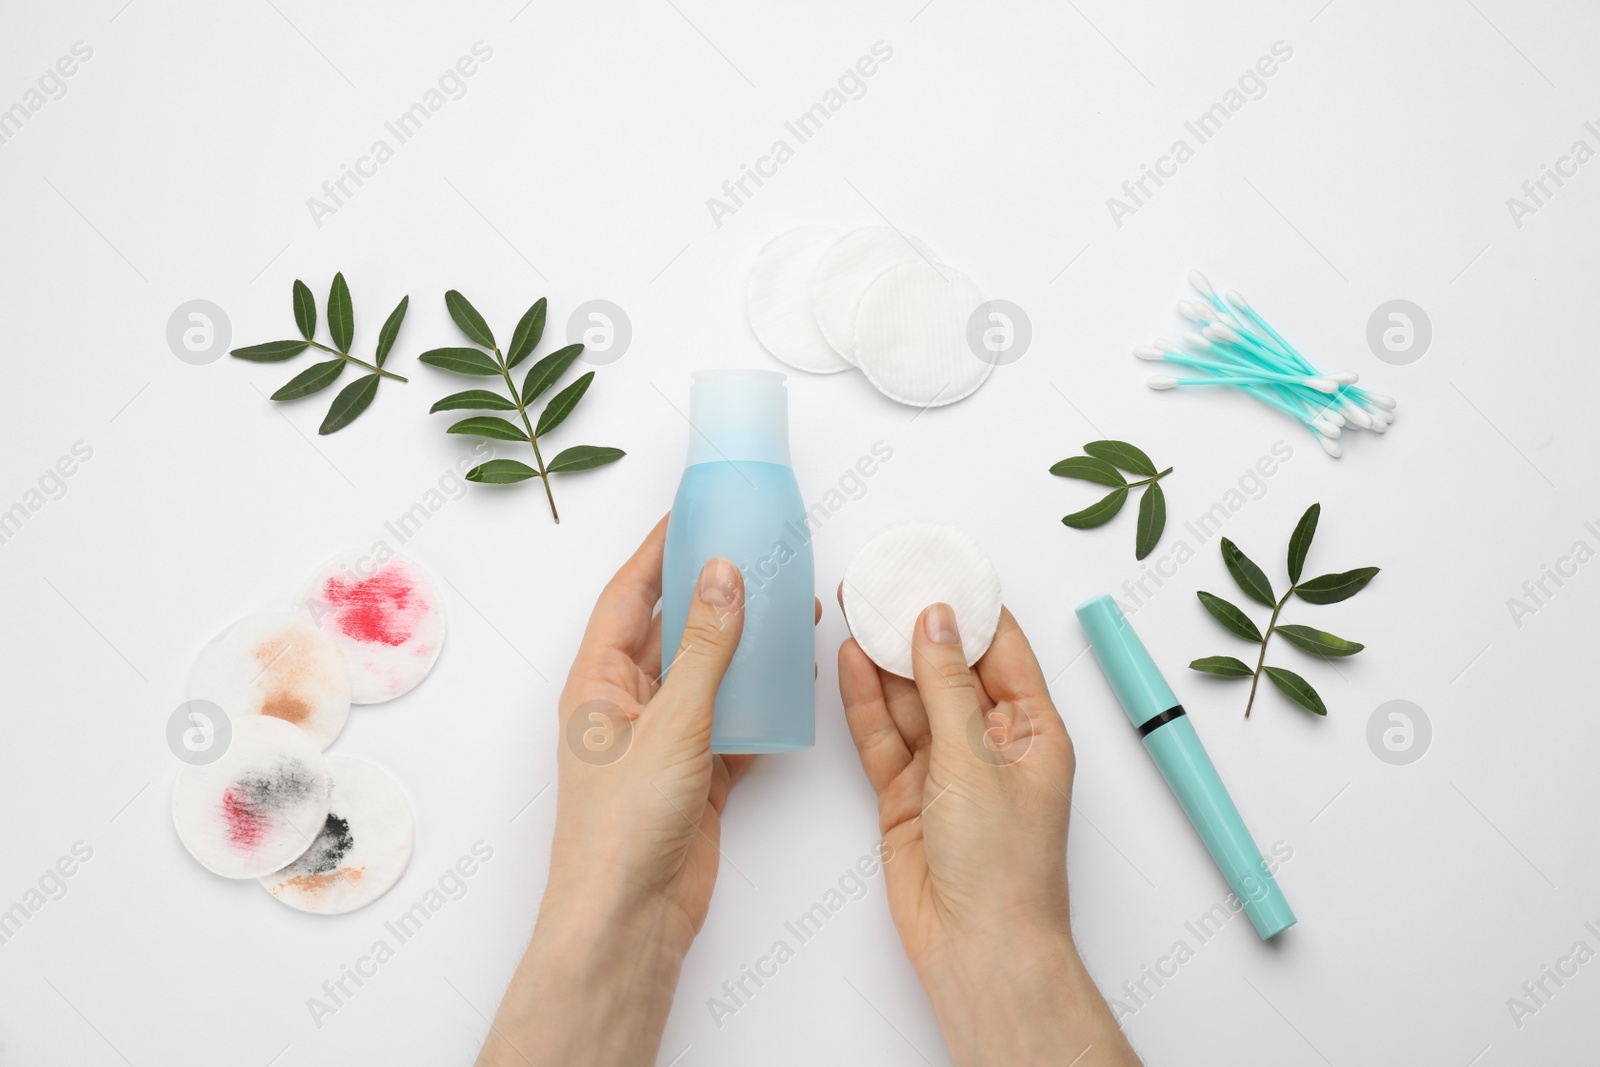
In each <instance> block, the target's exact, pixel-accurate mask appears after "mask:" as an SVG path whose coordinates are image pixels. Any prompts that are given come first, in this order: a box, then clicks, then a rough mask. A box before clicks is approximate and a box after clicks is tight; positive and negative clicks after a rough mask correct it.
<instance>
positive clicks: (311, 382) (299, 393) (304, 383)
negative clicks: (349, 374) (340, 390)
mask: <svg viewBox="0 0 1600 1067" xmlns="http://www.w3.org/2000/svg"><path fill="white" fill-rule="evenodd" d="M343 373H344V360H342V359H330V360H328V361H327V362H326V363H313V364H312V365H311V366H309V367H307V368H306V369H305V370H303V371H301V372H300V373H299V374H296V375H295V376H294V377H293V378H290V379H289V380H288V381H287V382H286V383H284V386H283V388H282V389H279V390H278V391H277V392H276V393H273V394H272V399H274V400H299V399H300V398H301V397H303V396H310V395H311V394H312V393H320V392H322V390H324V389H326V388H327V387H328V386H330V385H332V384H333V383H334V382H336V381H338V380H339V375H340V374H343Z"/></svg>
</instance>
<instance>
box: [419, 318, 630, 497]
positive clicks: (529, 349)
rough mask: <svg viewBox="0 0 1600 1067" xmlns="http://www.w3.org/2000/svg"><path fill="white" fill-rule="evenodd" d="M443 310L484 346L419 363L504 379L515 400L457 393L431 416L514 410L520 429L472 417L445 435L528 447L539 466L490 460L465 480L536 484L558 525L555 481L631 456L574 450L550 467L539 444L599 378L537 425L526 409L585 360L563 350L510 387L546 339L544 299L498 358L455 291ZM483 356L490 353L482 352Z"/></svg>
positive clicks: (562, 398)
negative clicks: (558, 476) (555, 477)
mask: <svg viewBox="0 0 1600 1067" xmlns="http://www.w3.org/2000/svg"><path fill="white" fill-rule="evenodd" d="M444 303H445V307H446V308H447V309H448V310H449V312H450V317H451V318H452V319H453V320H455V324H456V325H457V326H459V327H460V328H461V332H462V333H464V334H466V335H467V338H468V340H470V341H472V343H473V344H475V345H477V346H478V347H477V348H435V349H431V350H430V351H427V352H424V353H422V355H420V356H418V357H417V358H418V359H420V360H422V362H424V363H427V364H430V365H432V366H435V367H439V368H441V369H442V370H447V371H453V372H454V373H456V374H466V375H476V376H478V377H484V378H495V377H498V378H499V379H500V380H501V381H503V382H504V383H505V386H506V390H507V392H509V393H510V396H509V397H506V396H502V395H501V394H499V393H497V392H495V391H494V390H492V389H468V390H466V391H465V392H461V393H451V394H450V395H449V396H447V397H445V398H444V399H442V400H440V401H439V402H438V403H436V404H434V405H433V407H432V408H430V409H429V412H430V414H431V413H432V412H435V411H459V410H463V409H466V410H473V411H515V412H516V413H517V416H518V417H519V418H520V420H521V422H522V425H521V426H520V427H519V426H517V425H516V424H515V423H512V422H510V421H508V420H506V419H503V418H501V417H499V416H498V415H474V416H472V417H471V418H466V419H462V420H461V421H460V422H458V423H455V424H454V425H453V426H451V427H450V428H449V429H448V430H446V431H445V432H446V433H461V434H471V435H473V436H476V437H487V438H490V439H492V440H495V441H523V442H526V443H527V444H529V445H531V446H533V461H534V463H535V464H537V466H533V467H530V466H529V465H528V464H526V463H523V462H522V461H520V460H515V459H491V460H489V461H488V462H487V463H481V464H479V465H478V466H476V467H474V468H472V469H471V470H470V471H468V472H467V474H466V478H467V481H469V482H484V483H489V484H495V485H507V484H511V483H514V482H524V481H527V480H528V479H530V478H538V479H539V480H540V481H542V482H543V483H544V495H545V499H546V500H548V501H549V502H550V517H551V518H553V519H554V520H555V521H556V522H558V523H559V522H560V521H561V513H560V512H558V511H557V510H556V498H555V494H554V493H552V492H551V490H550V475H552V474H564V473H573V472H576V471H586V470H593V469H594V468H595V467H603V466H605V465H606V464H607V463H615V462H616V461H617V460H619V459H621V458H622V457H623V456H624V455H626V453H624V452H623V451H622V449H620V448H601V447H598V446H595V445H574V446H573V447H571V448H568V449H564V450H562V451H561V452H559V453H557V454H556V456H555V458H554V459H552V460H550V462H549V463H546V462H545V461H544V456H543V455H542V454H541V452H540V450H539V439H540V438H542V437H543V436H544V435H545V434H547V433H549V432H550V431H551V430H553V429H555V428H556V427H557V426H559V425H561V423H562V422H563V421H565V420H566V418H567V416H568V415H571V414H572V410H573V408H576V407H577V406H578V401H580V400H582V399H583V395H584V394H585V393H586V392H588V391H589V384H590V383H591V382H593V381H594V371H588V372H587V373H585V374H583V375H582V376H580V377H579V378H578V379H577V380H576V381H574V382H573V383H572V384H571V385H568V386H567V387H566V388H564V389H562V390H561V391H560V392H558V393H556V395H555V396H553V397H551V398H550V400H549V402H548V403H546V404H545V406H544V410H543V411H541V412H540V413H539V418H538V421H537V422H535V421H534V420H532V419H530V418H529V416H528V409H529V407H531V406H532V405H533V402H534V401H535V400H538V399H539V398H540V397H541V396H543V395H544V394H545V393H546V392H547V391H548V390H549V389H550V387H551V386H553V385H555V384H556V382H558V381H559V380H560V379H561V376H562V375H563V374H565V373H566V372H567V370H568V369H569V368H570V367H571V366H572V364H573V362H574V361H575V360H577V358H578V356H579V355H581V354H582V353H583V345H581V344H575V345H568V346H567V347H565V348H558V349H556V350H555V351H554V352H551V353H550V354H549V355H547V356H545V357H544V358H542V359H540V360H539V361H538V362H536V363H534V365H533V366H532V367H529V368H528V373H527V375H526V376H525V377H524V378H523V379H522V387H521V388H520V389H519V388H517V384H516V382H515V381H513V380H512V377H511V372H512V370H513V369H515V368H516V366H517V365H518V364H519V363H521V362H522V361H523V360H525V359H527V358H528V357H529V356H530V355H532V354H533V350H534V348H536V347H537V346H538V344H539V339H540V338H541V337H542V336H543V335H544V319H545V308H546V304H545V298H544V297H540V298H539V299H538V300H537V301H535V302H534V305H533V306H532V307H530V308H529V309H528V310H527V311H526V312H524V313H523V316H522V318H521V319H520V320H519V321H518V322H517V326H516V329H514V330H513V331H512V332H511V347H510V348H508V349H507V350H506V351H505V352H503V353H502V352H501V351H500V346H499V345H497V344H496V343H495V339H494V334H493V333H492V332H491V331H490V330H489V324H488V323H487V322H485V321H484V318H483V316H482V315H480V314H478V309H477V308H475V307H473V306H472V304H471V303H470V302H469V301H468V300H467V298H466V297H464V296H462V295H461V294H460V293H459V292H457V291H456V290H454V289H452V290H450V291H449V292H448V293H445V294H444ZM485 349H487V351H484V350H485Z"/></svg>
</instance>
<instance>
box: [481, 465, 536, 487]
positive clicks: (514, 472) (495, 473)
mask: <svg viewBox="0 0 1600 1067" xmlns="http://www.w3.org/2000/svg"><path fill="white" fill-rule="evenodd" d="M537 477H539V472H538V471H536V470H534V469H533V468H532V467H530V466H528V465H527V464H526V463H521V462H518V461H517V460H514V459H491V460H490V461H489V462H487V463H480V464H479V465H478V466H476V467H473V468H472V469H471V470H469V471H468V472H467V475H466V478H467V481H469V482H484V483H485V484H488V485H509V484H510V483H512V482H525V481H527V480H528V479H529V478H537Z"/></svg>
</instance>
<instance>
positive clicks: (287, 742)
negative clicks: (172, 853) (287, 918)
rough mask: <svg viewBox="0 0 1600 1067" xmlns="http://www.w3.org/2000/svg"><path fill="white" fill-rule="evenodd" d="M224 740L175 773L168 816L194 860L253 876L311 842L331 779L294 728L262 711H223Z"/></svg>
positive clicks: (229, 874) (229, 873)
mask: <svg viewBox="0 0 1600 1067" xmlns="http://www.w3.org/2000/svg"><path fill="white" fill-rule="evenodd" d="M229 724H230V726H231V728H232V729H231V731H230V736H229V739H228V747H227V749H226V750H225V751H224V752H223V753H222V755H221V756H219V757H218V758H217V759H215V760H213V761H212V762H210V763H206V764H198V765H189V766H186V767H184V768H183V769H182V770H181V771H179V772H178V780H177V783H176V784H175V785H174V787H173V790H172V822H173V825H174V826H175V827H177V830H178V838H179V839H180V840H181V841H182V842H183V845H184V847H185V848H187V849H188V850H189V853H190V855H192V856H194V858H195V859H197V860H199V861H200V865H201V866H203V867H205V868H206V869H207V870H208V871H211V872H213V873H214V874H220V875H222V876H223V877H224V878H259V877H261V876H262V875H264V874H268V873H270V872H272V871H276V870H278V869H279V868H281V867H283V866H284V865H285V864H287V863H289V862H291V861H292V860H294V859H295V858H296V857H298V856H300V855H301V854H303V853H304V852H305V851H306V849H307V848H309V847H310V846H311V843H312V841H313V840H315V838H316V836H317V834H318V832H319V831H320V830H321V829H322V826H323V824H324V823H325V822H326V821H327V818H328V799H329V795H330V793H331V791H332V779H331V778H330V776H329V774H328V767H327V763H326V761H325V760H324V759H323V756H322V753H321V752H319V751H317V746H316V745H315V744H314V743H312V741H311V739H310V738H309V737H307V736H306V734H305V732H304V731H302V730H301V729H300V728H299V727H296V726H293V725H291V724H289V723H288V722H285V721H284V720H283V719H278V718H274V717H272V716H270V715H243V716H238V717H231V716H230V718H229Z"/></svg>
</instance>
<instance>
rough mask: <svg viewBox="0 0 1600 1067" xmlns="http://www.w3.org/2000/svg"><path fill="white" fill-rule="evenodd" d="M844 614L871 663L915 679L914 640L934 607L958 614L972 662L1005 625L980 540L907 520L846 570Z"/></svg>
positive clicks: (877, 539) (940, 526) (958, 625)
mask: <svg viewBox="0 0 1600 1067" xmlns="http://www.w3.org/2000/svg"><path fill="white" fill-rule="evenodd" d="M843 599H844V616H845V620H846V621H847V622H848V623H849V624H850V634H851V636H852V637H854V638H855V639H856V643H857V644H859V645H860V646H861V650H862V651H863V652H865V653H866V654H867V655H868V656H869V657H870V658H871V659H872V662H874V663H876V664H877V665H878V666H880V667H882V668H883V669H884V670H886V671H889V672H890V673H892V674H898V675H900V676H901V677H904V678H910V677H913V674H912V668H911V636H912V633H913V631H914V630H915V628H916V625H917V616H919V615H921V614H922V612H923V610H924V609H925V608H927V606H928V605H929V604H938V603H944V604H949V605H950V607H951V608H953V609H954V610H955V613H956V628H957V629H958V630H959V631H960V633H961V651H962V653H963V654H965V656H966V659H967V665H968V666H969V667H970V666H971V665H972V664H974V663H976V662H978V658H979V657H980V656H982V655H983V654H984V652H985V651H987V650H988V648H989V642H990V641H993V640H994V631H995V627H996V626H998V625H999V624H1000V576H999V575H998V574H997V573H995V569H994V564H993V563H990V562H989V557H988V556H986V555H984V554H983V549H981V548H979V547H978V545H977V542H975V541H973V540H972V538H970V537H968V536H967V535H966V534H964V533H962V532H961V531H960V530H957V529H956V528H955V527H953V526H945V525H943V524H941V523H936V522H906V523H901V524H899V525H898V526H891V527H889V528H888V529H886V530H883V531H881V532H879V533H878V534H877V535H876V536H874V537H873V538H872V540H870V541H868V542H867V543H866V544H865V545H863V546H861V550H860V551H858V552H857V553H856V554H855V558H854V559H852V560H851V561H850V565H849V566H848V567H846V568H845V571H844V596H843Z"/></svg>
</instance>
